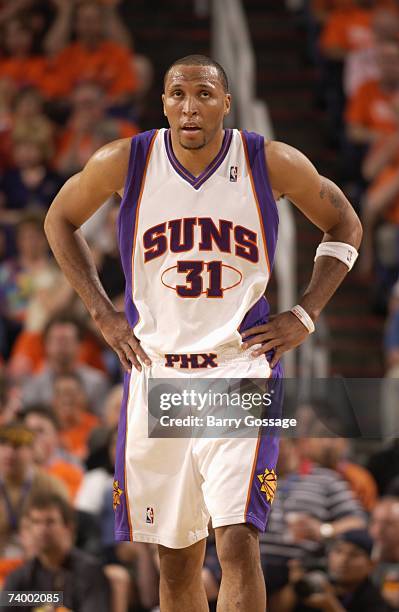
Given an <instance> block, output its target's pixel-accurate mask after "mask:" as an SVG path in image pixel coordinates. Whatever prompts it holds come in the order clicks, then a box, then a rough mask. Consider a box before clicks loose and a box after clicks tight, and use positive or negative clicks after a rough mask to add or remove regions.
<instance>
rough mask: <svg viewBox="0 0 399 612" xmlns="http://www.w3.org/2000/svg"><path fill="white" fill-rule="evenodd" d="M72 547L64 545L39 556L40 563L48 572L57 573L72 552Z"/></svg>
mask: <svg viewBox="0 0 399 612" xmlns="http://www.w3.org/2000/svg"><path fill="white" fill-rule="evenodd" d="M71 548H72V547H71V546H70V545H69V544H68V545H64V546H63V547H61V548H57V549H54V550H51V551H47V552H43V553H40V554H39V555H38V559H39V561H40V563H41V564H42V565H43V567H45V568H46V569H48V570H53V571H57V570H58V569H60V567H61V566H62V564H63V563H64V561H65V558H66V557H67V555H68V554H69V552H70V551H71Z"/></svg>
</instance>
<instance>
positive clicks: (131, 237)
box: [118, 129, 278, 353]
mask: <svg viewBox="0 0 399 612" xmlns="http://www.w3.org/2000/svg"><path fill="white" fill-rule="evenodd" d="M277 226H278V214H277V208H276V204H275V201H274V199H273V194H272V191H271V187H270V184H269V180H268V176H267V168H266V161H265V154H264V140H263V137H261V136H259V135H257V134H250V133H247V132H239V131H238V130H225V134H224V139H223V144H222V147H221V150H220V151H219V153H218V155H217V156H216V158H215V159H214V160H213V161H212V162H211V164H210V165H209V166H208V167H207V168H206V169H205V170H204V172H203V173H202V174H201V175H200V176H198V177H195V176H193V175H192V174H191V173H190V172H189V171H187V170H186V169H185V168H184V167H183V166H182V165H181V164H180V163H179V161H178V160H177V159H176V157H175V155H174V153H173V149H172V144H171V137H170V131H169V130H166V129H161V130H152V131H150V132H145V133H144V134H140V135H138V136H136V137H134V138H133V139H132V146H131V154H130V161H129V170H128V177H127V181H126V186H125V192H124V197H123V200H122V204H121V211H120V216H119V223H118V229H119V240H120V251H121V257H122V263H123V267H124V272H125V276H126V314H127V318H128V320H129V323H130V324H131V325H132V327H134V332H135V335H136V336H137V338H138V339H139V340H140V341H141V343H142V344H143V347H144V348H145V349H148V350H149V351H153V352H156V353H196V352H208V351H212V350H215V349H216V348H218V347H221V346H223V345H225V344H227V343H231V342H234V341H236V342H237V343H239V342H240V341H241V336H240V334H239V331H243V330H244V329H246V328H249V327H250V326H252V325H254V324H256V323H259V322H264V321H266V320H267V315H268V310H269V309H268V305H267V302H266V299H265V297H264V293H265V290H266V287H267V283H268V280H269V278H270V273H271V266H272V263H273V259H274V251H275V245H276V239H277Z"/></svg>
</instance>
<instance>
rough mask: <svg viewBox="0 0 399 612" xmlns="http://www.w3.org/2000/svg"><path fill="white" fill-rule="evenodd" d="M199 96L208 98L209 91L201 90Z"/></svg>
mask: <svg viewBox="0 0 399 612" xmlns="http://www.w3.org/2000/svg"><path fill="white" fill-rule="evenodd" d="M201 96H202V97H203V98H209V91H201Z"/></svg>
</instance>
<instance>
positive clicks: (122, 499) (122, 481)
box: [114, 372, 131, 541]
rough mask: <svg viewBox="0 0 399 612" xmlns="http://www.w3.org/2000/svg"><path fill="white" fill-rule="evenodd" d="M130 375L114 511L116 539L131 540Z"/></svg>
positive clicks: (121, 420) (120, 434) (126, 382)
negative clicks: (128, 477) (127, 458)
mask: <svg viewBox="0 0 399 612" xmlns="http://www.w3.org/2000/svg"><path fill="white" fill-rule="evenodd" d="M129 384H130V373H129V372H126V373H125V375H124V381H123V398H122V406H121V413H120V417H119V426H118V439H117V442H116V457H115V476H114V509H115V539H116V540H117V541H124V540H130V539H131V534H130V531H131V530H130V524H129V522H130V517H129V505H128V500H127V493H126V465H125V453H126V432H127V417H128V415H127V410H128V399H129Z"/></svg>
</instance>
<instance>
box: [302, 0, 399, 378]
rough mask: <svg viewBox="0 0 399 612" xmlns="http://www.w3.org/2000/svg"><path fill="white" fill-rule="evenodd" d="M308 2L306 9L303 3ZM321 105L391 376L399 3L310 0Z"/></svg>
mask: <svg viewBox="0 0 399 612" xmlns="http://www.w3.org/2000/svg"><path fill="white" fill-rule="evenodd" d="M301 4H302V3H301ZM302 10H303V15H304V17H305V24H306V30H307V37H308V56H309V58H310V60H311V62H312V63H313V64H314V66H315V67H316V69H317V75H318V76H317V83H316V87H315V103H316V104H317V106H318V107H319V108H321V109H323V110H324V111H325V112H326V116H327V118H328V142H329V145H330V147H331V149H332V151H334V152H335V154H336V161H337V168H338V179H339V182H340V184H341V185H342V186H343V188H344V191H345V192H346V194H347V195H348V197H349V199H350V200H351V202H352V203H353V204H354V206H355V208H356V209H357V212H358V214H359V216H360V217H361V220H362V223H363V229H364V236H363V243H362V248H361V254H360V257H359V261H358V263H357V265H356V269H357V274H358V276H359V277H360V278H363V280H364V282H365V283H367V284H368V285H369V286H370V294H371V305H372V307H373V309H374V311H375V312H376V313H378V314H381V315H383V316H386V322H387V323H386V333H385V357H386V363H385V366H386V372H387V374H388V375H389V376H394V377H397V374H398V367H399V300H398V297H399V283H398V280H399V2H398V0H306V2H304V3H303V7H302Z"/></svg>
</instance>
